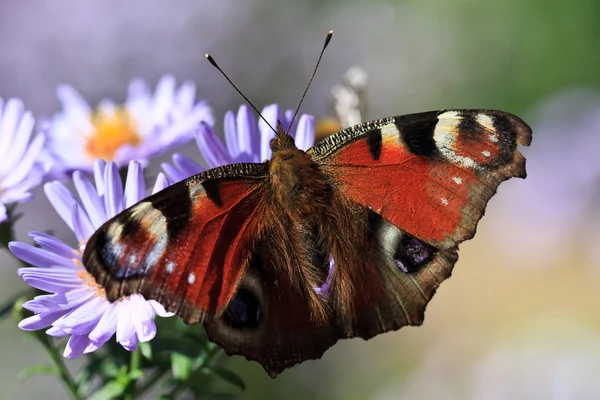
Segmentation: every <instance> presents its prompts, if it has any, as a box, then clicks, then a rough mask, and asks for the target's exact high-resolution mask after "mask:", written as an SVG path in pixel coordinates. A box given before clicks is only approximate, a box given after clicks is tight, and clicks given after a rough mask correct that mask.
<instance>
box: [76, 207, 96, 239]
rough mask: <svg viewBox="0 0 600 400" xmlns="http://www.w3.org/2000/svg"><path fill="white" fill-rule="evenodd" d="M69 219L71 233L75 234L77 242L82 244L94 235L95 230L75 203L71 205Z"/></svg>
mask: <svg viewBox="0 0 600 400" xmlns="http://www.w3.org/2000/svg"><path fill="white" fill-rule="evenodd" d="M71 218H72V219H73V232H75V237H76V238H77V241H79V243H84V242H85V241H86V240H88V239H89V238H90V237H91V236H92V235H93V234H94V232H95V231H96V228H94V225H92V222H91V221H90V219H89V217H88V216H87V214H86V213H85V211H83V210H82V209H81V207H80V206H79V204H77V203H75V204H73V207H72V208H71Z"/></svg>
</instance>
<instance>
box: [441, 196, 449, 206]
mask: <svg viewBox="0 0 600 400" xmlns="http://www.w3.org/2000/svg"><path fill="white" fill-rule="evenodd" d="M442 204H443V205H445V206H447V205H448V199H447V198H445V197H442Z"/></svg>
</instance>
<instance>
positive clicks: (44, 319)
mask: <svg viewBox="0 0 600 400" xmlns="http://www.w3.org/2000/svg"><path fill="white" fill-rule="evenodd" d="M64 313H65V312H64V311H56V312H51V313H48V314H36V315H32V316H31V317H28V318H25V319H24V320H23V321H21V322H19V328H20V329H22V330H24V331H37V330H40V329H44V328H47V327H49V326H50V325H52V323H53V322H54V321H56V319H57V318H60V317H61V316H62V315H63V314H64Z"/></svg>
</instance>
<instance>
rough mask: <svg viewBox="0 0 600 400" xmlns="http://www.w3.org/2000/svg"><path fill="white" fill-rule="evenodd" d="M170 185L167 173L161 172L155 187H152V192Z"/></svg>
mask: <svg viewBox="0 0 600 400" xmlns="http://www.w3.org/2000/svg"><path fill="white" fill-rule="evenodd" d="M169 185H170V184H169V180H168V179H167V177H166V176H165V174H163V173H162V172H159V174H158V176H157V177H156V183H155V184H154V187H153V188H152V194H154V193H157V192H160V191H161V190H163V189H165V188H166V187H168V186H169Z"/></svg>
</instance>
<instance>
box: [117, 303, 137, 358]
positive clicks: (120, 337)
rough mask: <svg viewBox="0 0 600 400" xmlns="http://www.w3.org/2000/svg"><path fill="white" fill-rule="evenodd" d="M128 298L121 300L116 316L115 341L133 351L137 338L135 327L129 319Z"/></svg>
mask: <svg viewBox="0 0 600 400" xmlns="http://www.w3.org/2000/svg"><path fill="white" fill-rule="evenodd" d="M128 303H129V299H124V300H121V304H119V310H118V314H119V315H118V317H117V342H118V343H120V344H121V346H123V347H124V348H125V349H127V350H129V351H134V350H135V349H137V344H138V339H137V336H136V334H135V327H134V326H133V321H132V320H131V309H130V308H129V307H128V305H129V304H128Z"/></svg>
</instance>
